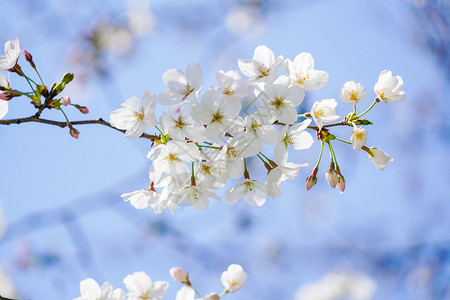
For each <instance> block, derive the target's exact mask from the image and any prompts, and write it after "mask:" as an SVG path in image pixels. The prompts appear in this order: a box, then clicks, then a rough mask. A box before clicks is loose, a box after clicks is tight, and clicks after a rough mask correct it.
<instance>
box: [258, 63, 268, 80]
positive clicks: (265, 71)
mask: <svg viewBox="0 0 450 300" xmlns="http://www.w3.org/2000/svg"><path fill="white" fill-rule="evenodd" d="M258 72H259V76H258V78H263V77H267V76H269V72H270V69H269V68H267V67H266V66H265V65H264V64H262V65H260V66H258Z"/></svg>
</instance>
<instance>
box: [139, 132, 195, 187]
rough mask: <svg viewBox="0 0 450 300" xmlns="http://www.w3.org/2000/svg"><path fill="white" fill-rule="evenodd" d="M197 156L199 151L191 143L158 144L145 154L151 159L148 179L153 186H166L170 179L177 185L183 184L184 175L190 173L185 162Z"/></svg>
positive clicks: (171, 142) (172, 142)
mask: <svg viewBox="0 0 450 300" xmlns="http://www.w3.org/2000/svg"><path fill="white" fill-rule="evenodd" d="M199 156H200V151H199V150H198V147H197V145H195V144H193V143H186V142H180V141H170V142H168V143H167V144H160V145H158V146H157V147H155V148H153V149H152V150H150V152H149V153H148V155H147V158H148V159H150V160H152V161H153V164H152V165H151V167H150V172H149V177H150V180H151V181H153V182H154V183H155V187H160V186H166V185H167V184H168V183H169V181H170V180H171V179H173V180H175V182H176V183H177V185H178V186H179V187H181V186H184V183H185V175H186V174H189V173H190V171H189V168H188V167H187V166H186V165H185V163H189V162H192V161H194V160H196V159H197V158H199ZM171 177H172V178H171Z"/></svg>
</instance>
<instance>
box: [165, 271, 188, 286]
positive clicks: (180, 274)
mask: <svg viewBox="0 0 450 300" xmlns="http://www.w3.org/2000/svg"><path fill="white" fill-rule="evenodd" d="M169 273H170V276H172V278H173V279H174V280H176V281H178V282H181V283H186V282H188V281H189V275H188V272H187V271H186V270H185V269H182V268H180V267H173V268H171V269H170V270H169Z"/></svg>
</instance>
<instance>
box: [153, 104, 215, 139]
mask: <svg viewBox="0 0 450 300" xmlns="http://www.w3.org/2000/svg"><path fill="white" fill-rule="evenodd" d="M189 110H190V108H189V106H183V107H181V108H176V107H171V108H169V112H165V113H164V114H163V115H162V116H161V118H160V122H161V126H162V129H163V131H164V132H166V133H168V134H169V136H170V137H171V138H172V139H174V140H178V141H185V140H186V138H188V139H190V140H191V141H193V142H196V143H199V142H203V141H205V140H206V136H205V127H203V126H201V125H199V124H196V123H195V121H194V119H192V117H191V114H190V111H189Z"/></svg>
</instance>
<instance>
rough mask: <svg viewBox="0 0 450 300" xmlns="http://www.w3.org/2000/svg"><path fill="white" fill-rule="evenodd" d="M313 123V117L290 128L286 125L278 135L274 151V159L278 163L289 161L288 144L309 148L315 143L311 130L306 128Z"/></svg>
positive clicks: (300, 148)
mask: <svg viewBox="0 0 450 300" xmlns="http://www.w3.org/2000/svg"><path fill="white" fill-rule="evenodd" d="M309 124H311V119H306V120H305V121H303V122H301V123H297V124H295V125H294V126H291V128H289V126H288V125H286V126H284V127H283V129H282V130H281V134H280V135H279V136H278V141H277V145H276V146H275V150H274V153H273V159H274V161H275V162H276V163H277V164H283V163H285V162H286V161H287V156H288V148H287V147H288V145H290V146H291V147H292V148H294V149H295V150H303V149H308V148H309V147H311V145H312V144H313V143H314V140H313V138H312V136H311V134H310V133H309V132H306V131H305V129H306V128H307V127H308V126H309Z"/></svg>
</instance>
